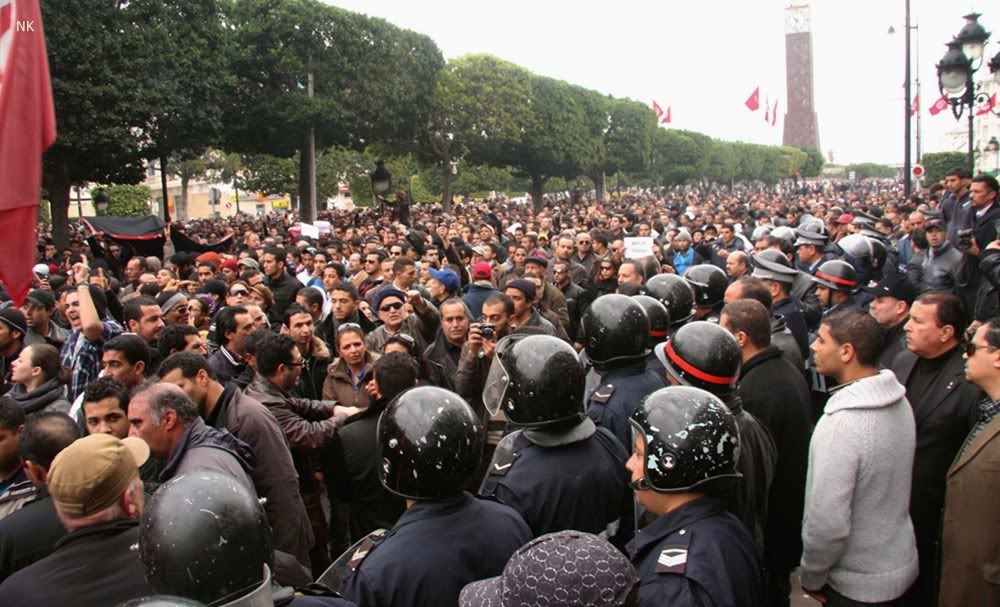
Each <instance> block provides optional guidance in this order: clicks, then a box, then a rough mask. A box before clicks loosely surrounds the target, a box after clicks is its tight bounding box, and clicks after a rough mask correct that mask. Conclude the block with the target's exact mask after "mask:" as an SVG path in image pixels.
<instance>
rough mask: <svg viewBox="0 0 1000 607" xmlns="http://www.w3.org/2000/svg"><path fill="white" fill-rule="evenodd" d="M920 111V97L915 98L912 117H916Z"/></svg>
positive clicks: (911, 110)
mask: <svg viewBox="0 0 1000 607" xmlns="http://www.w3.org/2000/svg"><path fill="white" fill-rule="evenodd" d="M919 111H920V95H914V96H913V105H911V106H910V116H916V115H917V112H919Z"/></svg>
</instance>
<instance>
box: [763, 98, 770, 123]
mask: <svg viewBox="0 0 1000 607" xmlns="http://www.w3.org/2000/svg"><path fill="white" fill-rule="evenodd" d="M768 122H771V100H770V99H768V98H767V97H764V123H765V124H766V123H768Z"/></svg>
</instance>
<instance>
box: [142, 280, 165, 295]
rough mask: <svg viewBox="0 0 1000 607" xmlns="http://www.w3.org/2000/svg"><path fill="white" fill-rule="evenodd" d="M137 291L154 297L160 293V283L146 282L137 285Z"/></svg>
mask: <svg viewBox="0 0 1000 607" xmlns="http://www.w3.org/2000/svg"><path fill="white" fill-rule="evenodd" d="M139 293H140V294H141V295H142V296H143V297H156V296H157V295H159V294H160V285H158V284H157V283H155V282H147V283H145V284H143V285H142V286H141V287H139Z"/></svg>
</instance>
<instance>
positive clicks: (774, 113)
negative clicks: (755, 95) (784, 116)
mask: <svg viewBox="0 0 1000 607" xmlns="http://www.w3.org/2000/svg"><path fill="white" fill-rule="evenodd" d="M777 123H778V100H777V99H775V100H774V109H773V110H771V126H774V125H775V124H777Z"/></svg>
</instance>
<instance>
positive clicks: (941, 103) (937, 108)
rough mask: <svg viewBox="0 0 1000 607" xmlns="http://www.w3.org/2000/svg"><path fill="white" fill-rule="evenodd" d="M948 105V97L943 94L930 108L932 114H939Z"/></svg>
mask: <svg viewBox="0 0 1000 607" xmlns="http://www.w3.org/2000/svg"><path fill="white" fill-rule="evenodd" d="M946 107H948V98H947V97H945V96H944V95H941V98H940V99H938V100H937V101H935V102H934V105H932V106H931V109H930V113H931V116H937V115H938V114H940V113H941V112H943V111H944V109H945V108H946Z"/></svg>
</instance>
